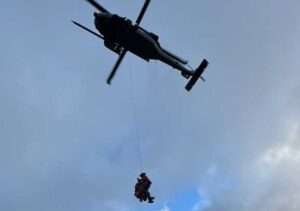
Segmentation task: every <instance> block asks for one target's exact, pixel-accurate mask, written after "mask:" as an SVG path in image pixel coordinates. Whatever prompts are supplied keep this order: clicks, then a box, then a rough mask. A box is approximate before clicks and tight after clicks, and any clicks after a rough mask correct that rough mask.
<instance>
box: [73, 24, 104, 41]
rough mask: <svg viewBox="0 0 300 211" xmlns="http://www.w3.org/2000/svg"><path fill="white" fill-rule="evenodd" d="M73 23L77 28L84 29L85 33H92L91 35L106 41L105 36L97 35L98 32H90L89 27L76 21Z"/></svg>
mask: <svg viewBox="0 0 300 211" xmlns="http://www.w3.org/2000/svg"><path fill="white" fill-rule="evenodd" d="M72 23H74V24H75V25H76V26H78V27H79V28H81V29H83V30H85V31H87V32H90V33H91V34H93V35H95V36H96V37H98V38H100V39H102V40H104V37H103V36H101V35H100V34H97V33H96V32H94V31H92V30H90V29H89V28H87V27H85V26H83V25H81V24H80V23H78V22H76V21H73V20H72Z"/></svg>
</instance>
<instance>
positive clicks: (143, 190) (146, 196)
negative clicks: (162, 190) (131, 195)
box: [135, 172, 154, 203]
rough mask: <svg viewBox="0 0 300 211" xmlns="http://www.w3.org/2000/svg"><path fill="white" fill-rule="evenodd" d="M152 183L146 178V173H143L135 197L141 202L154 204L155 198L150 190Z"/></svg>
mask: <svg viewBox="0 0 300 211" xmlns="http://www.w3.org/2000/svg"><path fill="white" fill-rule="evenodd" d="M151 184H152V182H151V180H150V179H149V178H148V177H147V176H146V173H144V172H143V173H141V174H140V178H137V183H136V185H135V196H136V197H137V198H138V199H139V200H140V201H147V200H148V203H153V202H154V201H153V200H154V197H153V196H151V194H150V192H149V189H150V186H151Z"/></svg>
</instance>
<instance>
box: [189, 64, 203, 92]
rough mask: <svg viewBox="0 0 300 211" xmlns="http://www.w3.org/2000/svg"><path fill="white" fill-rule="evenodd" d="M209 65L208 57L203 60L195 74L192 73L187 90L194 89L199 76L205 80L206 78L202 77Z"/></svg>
mask: <svg viewBox="0 0 300 211" xmlns="http://www.w3.org/2000/svg"><path fill="white" fill-rule="evenodd" d="M207 66H208V61H207V60H206V59H203V61H202V62H201V64H200V65H199V67H198V68H197V69H196V70H195V72H194V74H193V75H192V78H191V79H190V80H189V82H188V83H187V85H186V86H185V89H186V90H187V91H191V90H192V88H193V86H194V85H195V84H196V82H197V81H198V79H199V78H201V79H202V80H203V81H205V80H204V78H203V77H202V73H203V72H204V70H205V69H206V67H207Z"/></svg>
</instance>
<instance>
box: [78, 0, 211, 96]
mask: <svg viewBox="0 0 300 211" xmlns="http://www.w3.org/2000/svg"><path fill="white" fill-rule="evenodd" d="M86 1H87V2H88V3H90V4H91V5H92V6H93V7H94V8H96V9H97V10H98V11H97V12H94V18H95V19H94V20H95V21H94V24H95V27H96V29H97V30H98V31H99V32H100V34H98V33H96V32H94V31H92V30H91V29H89V28H87V27H86V26H83V25H82V24H80V23H78V22H76V21H72V22H73V23H74V24H75V25H76V26H78V27H80V28H81V29H84V30H85V31H88V32H90V33H91V34H93V35H95V36H97V37H98V38H100V39H102V40H104V45H105V47H107V48H108V49H110V50H112V51H113V52H115V53H116V54H118V55H119V58H118V60H117V62H116V63H115V65H114V66H113V69H112V71H111V73H110V74H109V76H108V78H107V81H106V82H107V84H111V81H112V79H113V78H114V76H115V74H116V72H117V70H118V68H119V66H120V64H121V62H122V60H123V59H124V57H125V55H126V53H127V52H128V51H129V52H131V53H133V54H134V55H136V56H138V57H140V58H142V59H144V60H145V61H147V62H149V61H150V60H159V61H161V62H163V63H165V64H167V65H169V66H171V67H173V68H175V69H177V70H178V71H180V72H181V75H182V76H183V77H184V78H186V79H189V81H188V83H187V84H186V86H185V89H186V90H187V91H190V90H191V89H192V88H193V86H194V85H195V83H196V82H197V81H198V79H199V78H201V79H202V81H205V79H204V78H203V77H202V73H203V72H204V70H205V69H206V67H207V66H208V61H207V60H206V59H203V60H202V62H201V64H200V65H199V66H198V68H196V69H195V70H193V69H192V68H191V67H190V66H189V65H188V61H186V60H184V59H182V58H180V57H179V56H176V55H175V54H173V53H171V52H169V51H167V50H166V49H164V48H163V47H162V46H161V45H160V43H159V37H158V35H156V34H154V33H152V32H148V31H147V30H145V29H143V28H142V27H140V23H141V21H142V19H143V17H144V15H145V13H146V10H147V8H148V6H149V4H150V2H151V0H145V3H144V5H143V7H142V9H141V11H140V14H139V16H138V18H137V20H136V22H135V24H133V23H132V21H131V20H129V19H127V18H125V17H120V16H119V15H117V14H113V13H111V12H109V11H108V10H107V9H105V8H104V7H103V6H101V5H100V4H99V3H97V2H96V1H95V0H86Z"/></svg>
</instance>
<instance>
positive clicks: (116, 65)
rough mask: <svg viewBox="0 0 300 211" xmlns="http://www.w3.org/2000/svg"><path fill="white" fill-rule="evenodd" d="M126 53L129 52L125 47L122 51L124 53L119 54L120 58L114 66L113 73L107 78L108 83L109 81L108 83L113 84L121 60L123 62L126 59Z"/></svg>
mask: <svg viewBox="0 0 300 211" xmlns="http://www.w3.org/2000/svg"><path fill="white" fill-rule="evenodd" d="M126 53H127V50H126V49H124V50H123V51H122V53H121V54H120V56H119V58H118V60H117V62H116V64H115V65H114V67H113V69H112V71H111V73H110V74H109V76H108V78H107V80H106V83H107V84H111V80H112V79H113V78H114V76H115V74H116V72H117V70H118V68H119V66H120V64H121V62H122V60H123V59H124V56H125V55H126Z"/></svg>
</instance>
